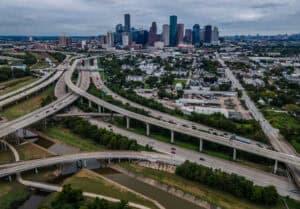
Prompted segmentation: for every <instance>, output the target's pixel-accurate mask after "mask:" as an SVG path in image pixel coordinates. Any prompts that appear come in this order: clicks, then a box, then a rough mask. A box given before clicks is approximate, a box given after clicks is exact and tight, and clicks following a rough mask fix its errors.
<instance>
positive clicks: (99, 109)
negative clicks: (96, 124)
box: [98, 105, 102, 113]
mask: <svg viewBox="0 0 300 209" xmlns="http://www.w3.org/2000/svg"><path fill="white" fill-rule="evenodd" d="M98 112H99V113H102V107H101V106H100V105H98Z"/></svg>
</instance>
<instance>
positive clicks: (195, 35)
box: [192, 24, 200, 46]
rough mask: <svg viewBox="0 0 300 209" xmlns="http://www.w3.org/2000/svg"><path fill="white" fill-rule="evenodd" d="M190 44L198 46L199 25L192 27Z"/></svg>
mask: <svg viewBox="0 0 300 209" xmlns="http://www.w3.org/2000/svg"><path fill="white" fill-rule="evenodd" d="M192 43H193V45H195V46H197V45H199V44H200V25H199V24H195V25H194V26H193V35H192Z"/></svg>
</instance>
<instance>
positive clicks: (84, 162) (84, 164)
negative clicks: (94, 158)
mask: <svg viewBox="0 0 300 209" xmlns="http://www.w3.org/2000/svg"><path fill="white" fill-rule="evenodd" d="M82 165H83V167H84V168H87V162H86V160H83V161H82Z"/></svg>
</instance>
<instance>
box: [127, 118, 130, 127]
mask: <svg viewBox="0 0 300 209" xmlns="http://www.w3.org/2000/svg"><path fill="white" fill-rule="evenodd" d="M126 128H127V129H129V128H130V118H129V117H126Z"/></svg>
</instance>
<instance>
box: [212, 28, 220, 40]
mask: <svg viewBox="0 0 300 209" xmlns="http://www.w3.org/2000/svg"><path fill="white" fill-rule="evenodd" d="M211 42H212V44H219V29H218V28H217V27H214V29H213V31H212V40H211Z"/></svg>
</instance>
